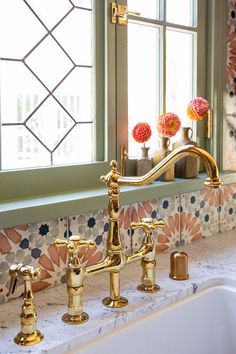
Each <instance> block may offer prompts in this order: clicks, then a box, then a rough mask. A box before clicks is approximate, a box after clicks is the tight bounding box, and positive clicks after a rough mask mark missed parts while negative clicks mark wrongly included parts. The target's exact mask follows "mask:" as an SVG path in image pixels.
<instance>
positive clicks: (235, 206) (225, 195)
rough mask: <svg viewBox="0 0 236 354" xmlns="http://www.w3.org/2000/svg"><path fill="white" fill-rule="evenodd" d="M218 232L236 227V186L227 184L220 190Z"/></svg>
mask: <svg viewBox="0 0 236 354" xmlns="http://www.w3.org/2000/svg"><path fill="white" fill-rule="evenodd" d="M219 208H220V231H221V232H224V231H226V230H232V229H233V228H235V227H236V217H235V215H236V184H228V185H225V186H223V187H222V188H221V190H220V206H219Z"/></svg>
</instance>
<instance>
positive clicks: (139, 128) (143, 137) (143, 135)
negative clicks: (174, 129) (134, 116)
mask: <svg viewBox="0 0 236 354" xmlns="http://www.w3.org/2000/svg"><path fill="white" fill-rule="evenodd" d="M132 135H133V138H134V140H135V141H137V143H144V144H145V143H146V141H148V140H149V139H150V137H151V135H152V129H151V127H150V125H149V124H148V123H138V124H136V125H135V127H134V128H133V131H132Z"/></svg>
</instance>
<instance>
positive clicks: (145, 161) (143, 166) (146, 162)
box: [137, 146, 152, 176]
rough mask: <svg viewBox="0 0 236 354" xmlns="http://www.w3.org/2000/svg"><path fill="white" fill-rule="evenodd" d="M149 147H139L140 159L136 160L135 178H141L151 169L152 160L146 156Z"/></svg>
mask: <svg viewBox="0 0 236 354" xmlns="http://www.w3.org/2000/svg"><path fill="white" fill-rule="evenodd" d="M149 149H150V148H149V147H145V146H143V147H141V150H142V157H141V158H140V159H138V160H137V176H143V175H145V174H146V173H147V172H149V171H151V169H152V159H151V158H150V157H149V156H148V150H149Z"/></svg>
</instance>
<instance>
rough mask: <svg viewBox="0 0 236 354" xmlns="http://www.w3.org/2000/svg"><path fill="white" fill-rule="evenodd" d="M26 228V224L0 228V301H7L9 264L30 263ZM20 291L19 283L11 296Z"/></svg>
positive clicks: (18, 293) (21, 290) (21, 288)
mask: <svg viewBox="0 0 236 354" xmlns="http://www.w3.org/2000/svg"><path fill="white" fill-rule="evenodd" d="M28 229H29V227H28V225H21V226H15V227H11V228H5V229H2V230H0V303H3V302H5V301H7V297H6V294H7V292H8V288H9V281H10V279H9V268H10V266H11V264H13V263H23V264H29V265H30V264H32V257H31V250H30V247H29V230H28ZM22 292H23V285H22V284H21V285H20V286H17V288H16V291H15V294H14V295H13V296H12V297H18V296H20V295H21V294H22Z"/></svg>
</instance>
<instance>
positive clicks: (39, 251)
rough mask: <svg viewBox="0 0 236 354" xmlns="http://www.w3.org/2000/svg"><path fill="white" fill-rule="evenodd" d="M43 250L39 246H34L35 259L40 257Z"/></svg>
mask: <svg viewBox="0 0 236 354" xmlns="http://www.w3.org/2000/svg"><path fill="white" fill-rule="evenodd" d="M41 253H42V251H41V250H40V249H39V248H33V249H32V250H31V256H32V257H33V258H34V259H37V258H39V257H40V255H41Z"/></svg>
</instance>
